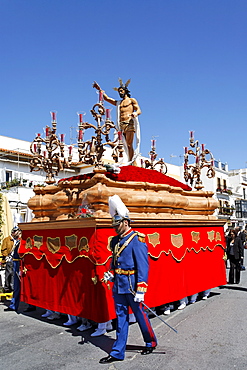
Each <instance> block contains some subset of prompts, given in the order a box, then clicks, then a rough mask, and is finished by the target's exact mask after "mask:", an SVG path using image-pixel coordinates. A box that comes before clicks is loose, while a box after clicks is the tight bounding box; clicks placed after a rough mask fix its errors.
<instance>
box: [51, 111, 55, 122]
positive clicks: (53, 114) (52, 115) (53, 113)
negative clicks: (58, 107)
mask: <svg viewBox="0 0 247 370" xmlns="http://www.w3.org/2000/svg"><path fill="white" fill-rule="evenodd" d="M51 118H52V121H53V122H56V112H51Z"/></svg>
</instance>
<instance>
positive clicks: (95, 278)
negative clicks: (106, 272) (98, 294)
mask: <svg viewBox="0 0 247 370" xmlns="http://www.w3.org/2000/svg"><path fill="white" fill-rule="evenodd" d="M92 281H93V283H94V285H96V284H97V282H98V279H97V276H94V277H92Z"/></svg>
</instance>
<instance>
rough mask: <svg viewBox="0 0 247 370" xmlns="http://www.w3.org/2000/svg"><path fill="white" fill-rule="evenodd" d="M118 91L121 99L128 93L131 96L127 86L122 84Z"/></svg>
mask: <svg viewBox="0 0 247 370" xmlns="http://www.w3.org/2000/svg"><path fill="white" fill-rule="evenodd" d="M118 93H119V96H120V98H121V99H123V98H124V97H125V95H127V96H128V97H129V98H130V97H131V95H130V91H129V89H128V88H127V87H126V86H120V87H119V88H118Z"/></svg>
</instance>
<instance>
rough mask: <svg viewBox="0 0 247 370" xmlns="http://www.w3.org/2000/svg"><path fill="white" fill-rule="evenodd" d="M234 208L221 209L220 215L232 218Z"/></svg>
mask: <svg viewBox="0 0 247 370" xmlns="http://www.w3.org/2000/svg"><path fill="white" fill-rule="evenodd" d="M234 210H235V208H234V207H219V215H224V216H232V215H233V211H234Z"/></svg>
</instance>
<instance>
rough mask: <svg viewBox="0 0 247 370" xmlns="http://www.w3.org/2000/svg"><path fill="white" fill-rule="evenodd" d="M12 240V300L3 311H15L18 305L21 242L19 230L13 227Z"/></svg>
mask: <svg viewBox="0 0 247 370" xmlns="http://www.w3.org/2000/svg"><path fill="white" fill-rule="evenodd" d="M11 233H12V234H11V235H13V238H14V245H13V250H12V261H13V274H14V291H13V298H12V299H11V303H10V305H9V307H7V308H5V309H4V311H17V310H18V307H19V303H20V276H19V270H20V256H19V254H18V249H19V246H20V240H21V230H20V229H19V227H17V226H16V227H14V228H13V229H12V232H11Z"/></svg>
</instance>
